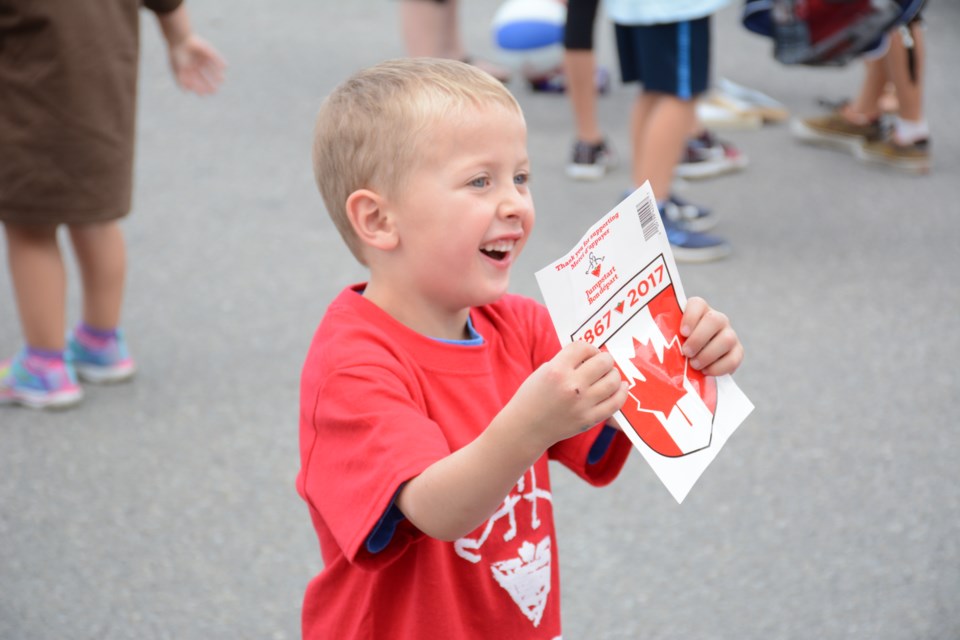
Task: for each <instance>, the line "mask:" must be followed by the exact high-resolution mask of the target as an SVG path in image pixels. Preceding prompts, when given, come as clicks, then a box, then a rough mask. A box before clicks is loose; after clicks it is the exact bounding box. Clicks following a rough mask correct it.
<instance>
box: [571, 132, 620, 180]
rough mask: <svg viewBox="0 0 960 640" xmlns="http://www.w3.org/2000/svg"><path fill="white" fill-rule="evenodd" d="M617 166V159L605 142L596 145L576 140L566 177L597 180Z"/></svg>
mask: <svg viewBox="0 0 960 640" xmlns="http://www.w3.org/2000/svg"><path fill="white" fill-rule="evenodd" d="M616 166H617V157H616V155H614V153H613V150H612V149H611V148H610V146H609V145H607V141H606V140H601V141H600V142H598V143H597V144H591V143H589V142H583V141H582V140H577V142H576V144H574V145H573V161H572V162H571V163H570V164H568V165H567V175H568V176H569V177H571V178H573V179H574V180H599V179H600V178H602V177H603V176H604V174H606V173H607V172H608V171H610V170H612V169H614V168H615V167H616Z"/></svg>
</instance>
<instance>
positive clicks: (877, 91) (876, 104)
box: [841, 55, 889, 124]
mask: <svg viewBox="0 0 960 640" xmlns="http://www.w3.org/2000/svg"><path fill="white" fill-rule="evenodd" d="M863 66H864V78H863V84H862V85H861V86H860V93H859V94H857V97H856V98H854V100H853V101H852V102H850V103H849V104H847V106H846V107H844V108H843V110H842V111H841V113H842V114H843V116H844V117H845V118H846V119H847V120H849V121H850V122H851V123H853V124H867V123H868V122H873V121H874V120H876V119H877V118H879V117H880V99H881V98H882V97H883V93H884V89H885V88H886V86H887V81H888V80H889V76H888V75H887V63H886V55H884V56H882V57H880V58H876V59H873V60H867V61H866V62H865V63H864V65H863Z"/></svg>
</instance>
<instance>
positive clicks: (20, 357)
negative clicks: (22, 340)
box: [0, 349, 83, 409]
mask: <svg viewBox="0 0 960 640" xmlns="http://www.w3.org/2000/svg"><path fill="white" fill-rule="evenodd" d="M82 398H83V389H81V388H80V385H78V384H77V374H76V373H75V371H74V369H73V367H72V366H71V365H70V363H69V362H66V361H64V360H63V359H58V358H45V357H42V356H38V355H34V354H32V353H30V351H29V350H28V349H23V350H22V351H21V352H20V353H18V354H17V355H16V356H14V357H13V358H10V359H8V360H4V361H3V362H0V404H20V405H23V406H25V407H30V408H31V409H65V408H67V407H71V406H73V405H75V404H77V403H78V402H80V400H81V399H82Z"/></svg>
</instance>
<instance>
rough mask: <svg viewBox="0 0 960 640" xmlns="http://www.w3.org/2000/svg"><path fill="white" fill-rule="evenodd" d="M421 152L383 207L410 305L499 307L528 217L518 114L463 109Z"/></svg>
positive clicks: (455, 309)
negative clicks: (395, 236) (391, 222)
mask: <svg viewBox="0 0 960 640" xmlns="http://www.w3.org/2000/svg"><path fill="white" fill-rule="evenodd" d="M418 153H419V156H418V160H417V162H416V164H415V165H414V166H413V167H412V168H411V170H410V173H409V174H408V175H407V178H406V180H405V181H404V182H403V184H402V186H401V187H400V188H399V189H397V193H396V197H393V198H389V199H388V205H387V206H388V207H389V208H390V209H391V210H392V212H393V214H394V216H393V217H394V220H395V224H396V227H397V233H398V238H399V243H398V246H397V251H398V252H399V253H398V254H397V256H398V258H399V260H400V265H399V268H400V270H402V271H403V273H404V275H403V276H402V278H403V283H402V284H403V287H402V288H403V289H404V290H405V294H406V295H408V296H410V298H409V299H408V300H407V303H408V304H417V305H420V310H421V312H425V313H434V312H436V313H441V314H443V313H459V312H461V311H463V310H465V309H466V308H468V307H471V306H476V305H480V304H487V303H490V302H493V301H495V300H496V299H498V298H499V297H500V296H502V295H503V294H504V293H506V291H507V286H508V284H509V276H510V267H511V266H512V265H513V263H514V261H515V260H516V258H517V256H518V255H519V254H520V250H521V249H522V248H523V246H524V245H525V244H526V240H527V237H528V235H529V234H530V231H531V229H532V227H533V221H534V210H533V200H532V198H531V196H530V190H529V186H528V184H527V183H528V179H529V171H530V163H529V159H528V157H527V132H526V126H525V124H524V122H523V119H522V117H521V116H520V115H519V114H518V113H516V112H515V111H512V110H509V109H508V108H506V107H504V106H500V105H490V106H485V107H477V108H471V109H468V110H466V111H465V112H464V113H462V114H460V115H456V116H452V117H447V118H444V119H442V120H441V121H440V122H438V123H437V124H436V125H435V126H433V127H432V129H431V135H429V136H427V137H425V138H424V140H423V141H422V142H421V143H420V149H419V150H418ZM394 264H395V266H396V265H397V263H394Z"/></svg>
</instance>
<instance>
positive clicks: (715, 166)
mask: <svg viewBox="0 0 960 640" xmlns="http://www.w3.org/2000/svg"><path fill="white" fill-rule="evenodd" d="M748 163H749V161H748V160H747V156H745V155H744V154H743V153H741V152H740V150H739V149H737V148H736V147H734V146H733V145H732V144H730V143H729V142H726V141H724V140H720V139H718V138H717V137H716V136H714V135H713V133H711V132H710V131H707V130H704V132H703V133H702V134H700V135H699V136H696V137H695V138H690V139H689V140H687V147H686V150H685V151H684V153H683V157H682V158H681V159H680V162H679V163H677V167H676V169H675V170H674V174H675V175H676V176H677V177H679V178H685V179H687V180H697V179H700V178H710V177H713V176H719V175H722V174H724V173H731V172H734V171H740V170H741V169H743V168H744V167H746V166H747V164H748Z"/></svg>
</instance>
